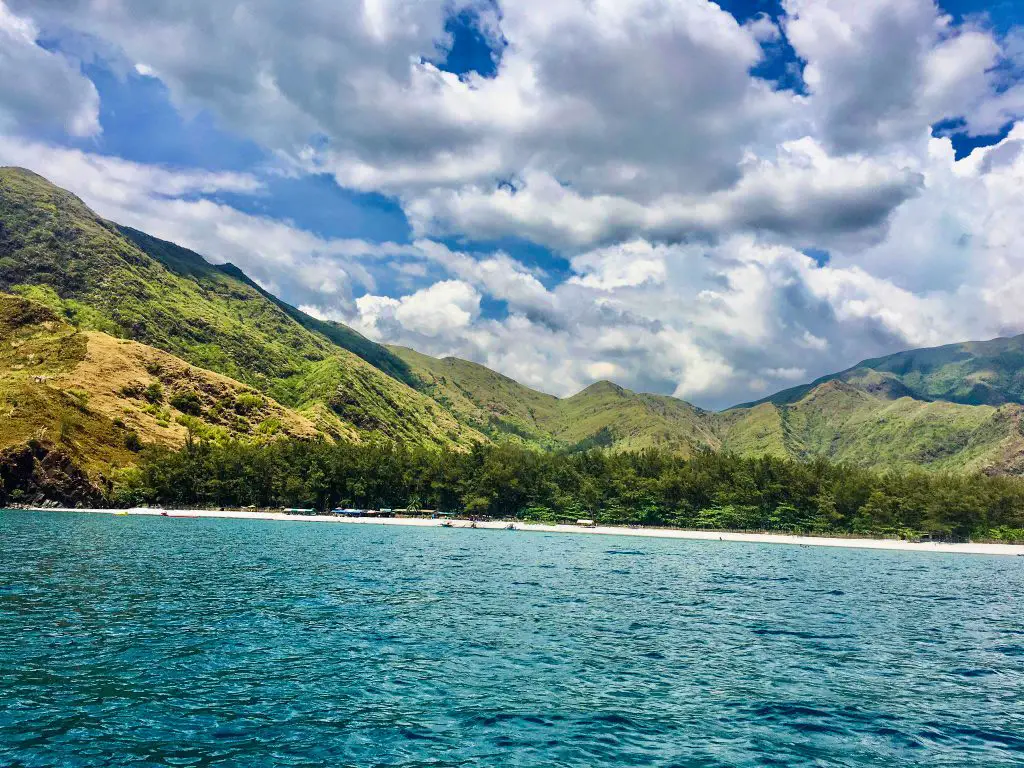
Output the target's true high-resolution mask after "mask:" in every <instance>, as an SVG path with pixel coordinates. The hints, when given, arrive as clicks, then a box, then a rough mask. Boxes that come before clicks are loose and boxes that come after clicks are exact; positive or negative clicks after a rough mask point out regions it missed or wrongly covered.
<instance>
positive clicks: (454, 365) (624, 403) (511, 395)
mask: <svg viewBox="0 0 1024 768" xmlns="http://www.w3.org/2000/svg"><path fill="white" fill-rule="evenodd" d="M392 351H393V352H394V353H395V354H396V355H398V356H399V357H401V358H402V359H403V360H404V361H405V362H406V363H407V364H408V365H409V367H410V369H411V371H412V373H413V375H414V376H416V377H417V378H418V379H419V381H420V385H421V388H422V389H423V391H425V392H427V393H429V394H430V395H431V396H432V397H434V398H435V399H436V400H438V402H440V403H442V404H443V405H444V406H445V407H446V408H448V409H449V410H450V411H451V412H452V413H454V414H456V415H458V416H459V418H460V419H462V420H463V421H465V422H466V423H468V424H471V425H473V426H474V427H475V428H476V429H478V430H479V431H481V432H483V433H484V434H486V435H487V436H489V437H490V438H491V439H492V440H495V441H497V442H512V443H524V444H529V445H535V446H541V447H545V448H558V449H576V450H582V449H586V448H591V447H599V448H614V449H615V450H639V449H642V448H651V447H660V448H665V449H667V450H674V451H677V452H679V453H682V454H684V455H690V454H691V453H693V452H694V451H695V450H699V449H701V448H709V447H710V448H717V447H718V444H719V441H718V438H717V437H716V435H715V433H714V431H713V429H712V427H711V422H712V418H713V414H709V413H707V412H705V411H701V410H700V409H698V408H694V407H693V406H692V405H690V404H689V403H686V402H683V401H682V400H679V399H676V398H672V397H663V396H659V395H645V394H637V393H635V392H631V391H629V390H628V389H624V388H623V387H620V386H618V385H616V384H612V383H611V382H607V381H602V382H598V383H596V384H593V385H591V386H590V387H587V388H586V389H585V390H583V391H582V392H579V393H577V394H575V395H573V396H572V397H568V398H564V399H559V398H557V397H554V396H552V395H547V394H544V393H542V392H538V391H536V390H533V389H530V388H529V387H526V386H523V385H522V384H519V383H518V382H516V381H514V380H512V379H510V378H508V377H507V376H502V375H501V374H499V373H495V372H494V371H492V370H490V369H489V368H485V367H484V366H482V365H478V364H477V363H471V362H468V361H466V360H459V359H458V358H454V357H447V358H444V359H442V360H438V359H436V358H433V357H428V356H427V355H422V354H420V353H418V352H415V351H413V350H411V349H406V348H404V347H393V348H392Z"/></svg>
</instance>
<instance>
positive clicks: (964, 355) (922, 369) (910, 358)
mask: <svg viewBox="0 0 1024 768" xmlns="http://www.w3.org/2000/svg"><path fill="white" fill-rule="evenodd" d="M828 381H844V382H846V383H848V384H853V385H854V386H856V387H858V388H860V389H863V390H865V391H867V392H873V393H878V394H881V395H883V396H885V397H889V398H893V397H902V396H907V397H913V398H914V399H916V400H945V401H948V402H951V403H963V404H964V405H1003V404H1004V403H1021V404H1024V335H1021V336H1014V337H1012V338H1006V339H992V340H991V341H967V342H964V343H961V344H946V345H945V346H941V347H929V348H926V349H912V350H909V351H907V352H897V353H896V354H894V355H887V356H886V357H879V358H875V359H873V360H864V361H862V362H860V363H857V365H855V366H853V367H852V368H848V369H847V370H845V371H840V372H839V373H834V374H831V375H829V376H823V377H821V378H820V379H817V380H815V381H813V382H811V383H810V384H803V385H801V386H798V387H792V388H790V389H785V390H783V391H781V392H777V393H775V394H774V395H771V396H769V397H766V398H764V399H762V400H758V401H756V402H755V403H747V404H745V405H747V406H749V405H757V404H759V403H769V402H770V403H776V404H779V405H781V404H786V403H793V402H796V401H798V400H799V399H800V398H802V397H804V395H806V394H807V393H808V392H810V391H811V390H812V389H814V388H815V387H817V386H819V385H821V384H824V383H825V382H828ZM741 407H743V406H741Z"/></svg>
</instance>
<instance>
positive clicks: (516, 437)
mask: <svg viewBox="0 0 1024 768" xmlns="http://www.w3.org/2000/svg"><path fill="white" fill-rule="evenodd" d="M389 349H390V351H391V352H392V354H394V355H395V356H396V357H398V358H399V359H401V360H402V362H403V363H404V364H405V365H406V366H407V367H408V370H409V372H410V373H411V375H412V376H413V377H414V379H415V382H416V386H417V387H418V388H419V389H420V390H421V391H423V392H425V393H427V394H429V395H430V396H431V397H432V398H434V399H435V400H436V401H437V402H439V403H441V404H442V405H443V406H444V407H445V408H447V409H448V410H449V411H451V412H452V413H453V414H455V415H456V416H458V417H459V419H460V420H462V421H463V422H465V423H466V424H469V425H471V426H473V427H474V428H475V429H477V430H479V431H480V432H482V433H483V434H485V435H487V436H488V437H490V438H491V439H494V440H498V441H501V440H509V441H512V442H525V443H534V444H538V445H546V446H554V445H555V443H556V442H557V441H555V440H554V438H553V436H552V434H551V430H550V423H551V421H552V419H554V418H555V417H556V416H557V414H558V412H559V406H560V401H559V400H558V398H557V397H554V396H553V395H547V394H544V393H543V392H538V391H536V390H534V389H530V388H529V387H526V386H523V385H522V384H520V383H519V382H517V381H514V380H513V379H510V378H508V377H507V376H503V375H501V374H500V373H496V372H495V371H492V370H491V369H490V368H486V367H484V366H482V365H479V364H477V363H471V362H469V361H467V360H459V359H458V358H455V357H446V358H444V359H440V360H439V359H437V358H435V357H429V356H428V355H423V354H420V353H419V352H416V351H414V350H412V349H408V348H407V347H390V348H389Z"/></svg>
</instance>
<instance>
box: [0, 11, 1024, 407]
mask: <svg viewBox="0 0 1024 768" xmlns="http://www.w3.org/2000/svg"><path fill="white" fill-rule="evenodd" d="M143 6H144V7H145V9H146V10H145V11H144V12H143V11H141V10H140V9H141V8H142V7H143ZM1018 121H1019V122H1018ZM1022 150H1024V4H1022V3H1020V2H1019V0H991V1H990V2H983V1H982V0H943V2H941V3H940V4H935V3H934V2H932V0H781V2H780V1H778V0H728V2H726V1H724V0H723V2H722V3H721V4H720V5H716V4H715V3H712V2H707V1H706V0H295V1H294V2H287V3H285V2H281V1H280V0H151V2H146V3H137V2H133V1H132V0H0V164H5V165H20V166H25V167H28V168H31V169H33V170H35V171H37V172H39V173H41V174H43V175H45V176H47V177H48V178H50V179H51V180H52V181H54V182H55V183H57V184H60V185H61V186H64V187H67V188H69V189H71V190H72V191H73V192H75V193H77V194H78V195H79V196H81V197H82V198H83V199H84V200H85V201H86V202H87V203H89V204H90V205H91V206H92V207H93V208H94V209H95V210H97V211H98V212H99V213H100V214H101V215H104V216H106V217H108V218H111V219H114V220H116V221H118V222H121V223H124V224H129V225H131V226H134V227H137V228H140V229H143V230H145V231H148V232H150V233H152V234H155V235H157V236H160V237H164V238H167V239H170V240H174V241H176V242H178V243H180V244H182V245H185V246H188V247H190V248H193V249H195V250H197V251H199V252H200V253H202V254H204V255H205V256H206V257H207V258H208V259H210V260H211V261H214V262H228V261H230V262H233V263H234V264H237V265H238V266H239V267H241V268H242V269H244V270H245V271H246V272H247V273H248V274H249V275H251V276H252V277H253V278H254V279H256V280H257V281H258V282H260V283H261V284H262V285H263V286H265V287H266V288H268V289H269V290H271V291H274V292H275V293H277V294H278V295H280V296H282V297H283V298H285V299H286V300H288V301H290V302H291V303H293V304H296V305H298V306H301V307H303V308H304V309H305V310H306V311H308V312H310V313H312V314H315V315H318V316H320V317H327V318H332V319H336V320H340V321H342V322H345V323H347V324H349V325H351V326H353V327H355V328H356V329H358V330H360V331H361V332H363V333H364V334H366V335H368V336H370V337H372V338H374V339H377V340H380V341H384V342H389V343H399V344H406V345H409V346H412V347H415V348H416V349H419V350H421V351H424V352H427V353H431V354H435V355H439V356H440V355H457V356H459V357H463V358H467V359H471V360H476V361H478V362H481V363H484V364H486V365H488V366H490V367H492V368H495V369H497V370H499V371H501V372H503V373H505V374H508V375H510V376H512V377H514V378H516V379H518V380H520V381H522V382H524V383H526V384H529V385H532V386H534V387H537V388H539V389H542V390H545V391H548V392H552V393H555V394H559V395H564V394H570V393H572V392H575V391H577V390H579V389H581V388H582V387H584V386H586V385H588V384H590V383H592V382H593V381H596V380H598V379H612V380H614V381H616V382H618V383H620V384H623V385H625V386H628V387H630V388H633V389H637V390H643V391H651V392H658V393H664V394H674V395H676V396H678V397H682V398H685V399H687V400H690V401H691V402H694V403H696V404H698V405H701V406H705V407H712V408H717V407H724V406H727V405H730V404H733V403H736V402H741V401H746V400H750V399H753V398H756V397H759V396H762V395H765V394H768V393H770V392H772V391H775V390H778V389H782V388H784V387H787V386H791V385H793V384H796V383H800V382H803V381H806V380H809V379H812V378H814V377H816V376H819V375H822V374H824V373H828V372H832V371H835V370H838V369H841V368H845V367H847V366H849V365H851V364H853V363H855V362H857V361H858V360H860V359H863V358H866V357H873V356H877V355H881V354H886V353H889V352H893V351H897V350H900V349H905V348H909V347H916V346H930V345H936V344H942V343H948V342H952V341H962V340H966V339H984V338H991V337H994V336H999V335H1007V334H1015V333H1021V332H1024V299H1022V297H1024V151H1022Z"/></svg>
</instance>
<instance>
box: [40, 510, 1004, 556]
mask: <svg viewBox="0 0 1024 768" xmlns="http://www.w3.org/2000/svg"><path fill="white" fill-rule="evenodd" d="M34 511H38V512H88V513H95V514H106V515H142V516H150V517H153V516H156V517H168V518H177V519H194V518H207V517H210V518H232V519H238V520H274V521H284V522H290V523H295V522H306V523H340V524H344V525H406V526H417V527H420V528H438V527H441V522H442V521H441V520H432V519H426V518H416V517H390V518H365V517H363V518H353V517H330V516H326V515H299V514H286V513H283V512H247V511H243V510H224V511H221V510H216V511H213V510H176V509H154V508H149V507H139V508H135V509H127V510H125V509H63V508H55V509H39V510H34ZM447 522H450V523H451V528H453V529H454V528H467V529H468V528H472V527H473V525H474V523H473V522H472V521H470V520H449V521H447ZM513 524H514V525H515V529H516V531H523V532H527V533H529V532H536V533H575V534H588V535H596V536H645V537H650V538H657V539H695V540H701V541H738V542H746V543H750V544H787V545H790V546H814V547H853V548H857V549H888V550H902V551H907V552H945V553H951V554H964V555H1003V556H1024V545H1020V544H981V543H967V544H945V543H940V542H922V543H915V542H910V541H900V540H896V539H845V538H827V537H819V536H792V535H786V534H774V533H730V532H728V531H693V530H684V529H680V528H625V527H618V526H597V527H594V528H584V527H582V526H577V525H543V524H540V523H521V522H518V521H514V523H513ZM508 525H509V521H507V520H505V521H502V520H492V521H488V522H477V523H476V524H475V526H476V529H477V530H504V529H505V528H506V527H507V526H508Z"/></svg>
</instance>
